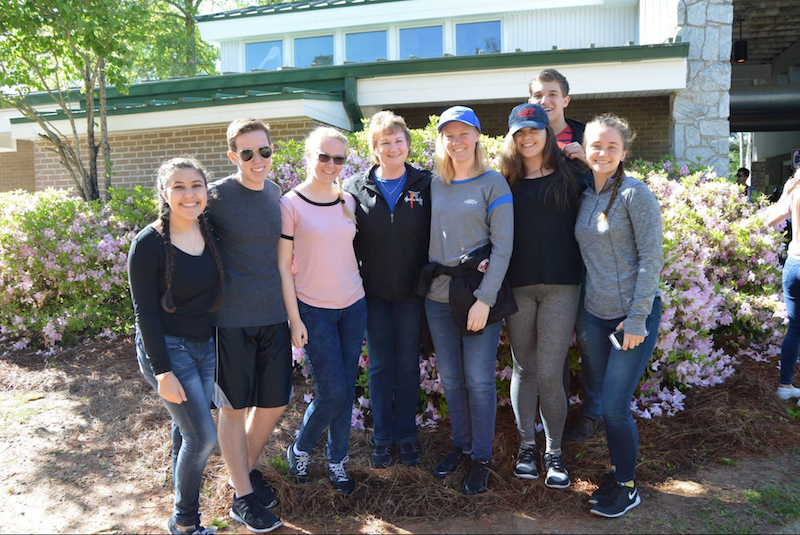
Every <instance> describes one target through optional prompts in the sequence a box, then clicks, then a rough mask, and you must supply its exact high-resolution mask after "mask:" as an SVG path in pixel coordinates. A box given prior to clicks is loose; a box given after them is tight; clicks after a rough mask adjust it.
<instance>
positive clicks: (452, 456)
mask: <svg viewBox="0 0 800 535" xmlns="http://www.w3.org/2000/svg"><path fill="white" fill-rule="evenodd" d="M467 457H468V455H467V454H466V453H464V450H462V449H461V448H459V447H458V446H456V447H454V448H453V449H452V451H450V453H448V454H447V457H445V458H444V459H442V460H441V461H439V464H437V465H436V467H434V469H433V475H434V476H436V477H438V478H445V477H447V476H449V475H450V474H452V473H453V472H455V471H456V469H457V468H458V465H459V464H461V462H462V461H463V460H464V459H466V458H467Z"/></svg>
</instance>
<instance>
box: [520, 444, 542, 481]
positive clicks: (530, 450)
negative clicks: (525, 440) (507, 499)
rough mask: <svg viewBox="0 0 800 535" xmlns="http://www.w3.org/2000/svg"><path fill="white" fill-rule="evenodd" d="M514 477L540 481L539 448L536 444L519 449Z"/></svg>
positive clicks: (525, 445) (524, 445) (523, 445)
mask: <svg viewBox="0 0 800 535" xmlns="http://www.w3.org/2000/svg"><path fill="white" fill-rule="evenodd" d="M514 475H515V476H517V477H521V478H522V479H539V448H537V447H536V444H522V445H521V446H520V447H519V452H517V464H515V465H514Z"/></svg>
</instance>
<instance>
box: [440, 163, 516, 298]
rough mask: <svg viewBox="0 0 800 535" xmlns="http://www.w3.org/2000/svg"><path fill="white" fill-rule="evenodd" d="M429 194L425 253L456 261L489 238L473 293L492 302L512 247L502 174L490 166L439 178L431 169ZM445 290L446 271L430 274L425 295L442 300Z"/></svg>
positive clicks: (451, 263) (510, 201)
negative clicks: (470, 175)
mask: <svg viewBox="0 0 800 535" xmlns="http://www.w3.org/2000/svg"><path fill="white" fill-rule="evenodd" d="M431 199H432V204H431V243H430V246H429V248H428V259H429V260H430V261H431V262H436V263H438V264H442V265H443V266H448V267H452V266H457V265H458V263H459V260H460V259H461V257H462V256H463V255H465V254H467V253H470V252H472V251H474V250H476V249H478V248H480V247H482V246H484V245H486V244H487V243H489V242H491V244H492V253H491V254H490V255H489V265H488V267H487V269H486V272H485V273H484V275H483V280H482V281H481V285H480V286H479V287H478V289H477V290H475V292H474V295H475V298H476V299H480V300H481V301H483V302H484V303H486V304H487V305H489V306H494V304H495V301H497V292H498V291H499V290H500V285H501V284H502V283H503V278H504V277H505V276H506V270H508V262H509V260H510V259H511V250H512V248H513V247H514V204H513V197H512V196H511V189H509V187H508V183H507V182H506V179H505V178H503V176H502V175H501V174H500V173H498V172H496V171H486V172H485V173H483V174H482V175H479V176H477V177H474V178H469V179H466V180H459V181H455V180H454V181H451V182H450V184H445V183H444V181H443V180H442V178H441V177H440V176H438V175H436V176H434V177H433V180H432V181H431ZM449 294H450V277H448V276H447V275H441V276H439V277H436V278H435V279H433V282H432V283H431V287H430V290H429V291H428V298H429V299H431V300H433V301H438V302H440V303H447V302H448V301H449Z"/></svg>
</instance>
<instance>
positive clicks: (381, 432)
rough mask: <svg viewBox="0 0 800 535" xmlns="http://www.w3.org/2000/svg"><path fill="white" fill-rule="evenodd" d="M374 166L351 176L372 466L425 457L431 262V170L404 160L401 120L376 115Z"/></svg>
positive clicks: (409, 463)
mask: <svg viewBox="0 0 800 535" xmlns="http://www.w3.org/2000/svg"><path fill="white" fill-rule="evenodd" d="M369 142H370V149H371V152H372V160H373V162H374V163H375V165H374V166H373V167H372V168H370V169H369V170H368V171H366V172H364V173H362V174H360V175H357V176H354V177H352V178H350V179H349V180H347V181H345V184H344V190H345V191H346V192H349V193H351V194H352V195H353V197H355V199H356V201H357V203H358V204H357V206H356V220H357V221H358V233H357V234H356V239H355V249H356V257H357V258H358V261H359V265H360V269H361V277H362V279H363V280H364V290H365V291H366V294H367V349H368V353H369V393H370V403H371V408H372V417H373V420H374V423H375V429H374V432H373V441H374V444H375V448H374V450H373V452H372V458H371V460H372V465H373V466H374V467H376V468H385V467H387V466H389V465H391V464H392V462H393V461H394V454H393V451H392V448H394V447H397V449H398V450H399V452H398V453H399V456H400V461H401V462H402V463H403V464H405V465H406V466H413V465H416V464H418V463H419V462H420V449H419V443H418V442H417V423H416V414H417V401H418V398H419V356H420V334H421V327H422V303H423V300H422V298H420V297H418V296H417V295H416V282H417V277H418V276H419V273H420V271H421V269H422V267H423V266H424V265H425V264H427V263H428V243H429V241H430V227H431V199H430V189H431V173H430V172H429V171H425V170H420V169H417V168H415V167H412V166H410V165H409V164H408V163H406V160H407V159H408V152H409V146H410V143H411V136H410V134H409V133H408V127H407V126H406V122H405V121H404V120H403V118H402V117H400V116H398V115H395V114H393V113H392V112H389V111H382V112H378V113H376V114H375V115H373V116H372V119H371V120H370V123H369Z"/></svg>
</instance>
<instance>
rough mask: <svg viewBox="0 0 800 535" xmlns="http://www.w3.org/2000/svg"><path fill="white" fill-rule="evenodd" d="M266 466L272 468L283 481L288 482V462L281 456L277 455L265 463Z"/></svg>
mask: <svg viewBox="0 0 800 535" xmlns="http://www.w3.org/2000/svg"><path fill="white" fill-rule="evenodd" d="M267 464H268V465H270V466H271V467H273V468H274V469H275V470H277V471H278V473H279V474H280V475H281V476H283V478H284V479H286V480H287V481H289V461H288V460H287V459H286V457H284V456H283V455H277V456H275V457H273V458H272V459H270V460H269V461H268V462H267Z"/></svg>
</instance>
